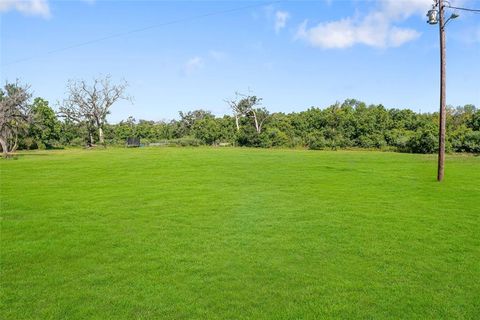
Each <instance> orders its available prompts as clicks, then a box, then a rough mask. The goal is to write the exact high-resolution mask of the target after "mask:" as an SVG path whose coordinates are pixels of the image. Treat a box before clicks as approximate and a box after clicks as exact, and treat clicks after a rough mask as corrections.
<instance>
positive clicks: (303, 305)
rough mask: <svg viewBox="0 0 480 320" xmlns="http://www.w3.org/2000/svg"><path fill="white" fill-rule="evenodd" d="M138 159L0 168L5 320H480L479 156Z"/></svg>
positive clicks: (75, 155) (34, 155)
mask: <svg viewBox="0 0 480 320" xmlns="http://www.w3.org/2000/svg"><path fill="white" fill-rule="evenodd" d="M435 165H436V158H435V157H434V156H429V155H410V154H397V153H381V152H351V151H350V152H348V151H338V152H314V151H293V150H255V149H240V148H239V149H214V148H199V149H189V148H184V149H182V148H140V149H107V150H90V151H89V150H67V151H53V152H30V153H25V154H22V155H20V156H19V157H18V159H17V160H7V161H5V160H2V161H0V168H1V175H0V179H1V190H0V191H1V198H0V200H1V216H2V220H1V288H2V293H1V294H2V295H1V307H0V308H1V309H0V310H1V313H0V318H2V319H49V318H57V319H59V318H62V319H63V318H65V319H92V318H98V319H119V318H129V319H132V318H152V319H162V318H175V319H177V318H178V319H184V318H203V319H207V318H209V319H215V318H218V319H220V318H222V319H237V318H251V319H258V318H275V319H283V318H289V319H308V318H310V319H313V318H325V317H328V318H331V317H338V318H375V319H378V318H393V319H396V318H408V319H411V318H417V319H425V318H431V319H438V318H445V319H451V318H475V317H478V315H479V314H480V262H479V261H480V158H478V157H473V156H465V155H463V156H460V155H459V156H449V157H448V158H447V166H446V180H445V182H444V183H441V184H440V183H437V182H436V181H435V169H436V168H435Z"/></svg>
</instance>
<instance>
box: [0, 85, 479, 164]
mask: <svg viewBox="0 0 480 320" xmlns="http://www.w3.org/2000/svg"><path fill="white" fill-rule="evenodd" d="M126 88H127V83H126V82H122V83H120V84H112V82H111V80H110V77H105V78H103V79H96V80H94V82H93V84H88V83H87V82H85V81H71V82H69V83H68V85H67V93H68V95H67V97H66V98H65V99H64V101H63V102H62V103H61V104H60V105H59V106H58V108H57V109H58V112H55V111H54V110H53V109H52V107H51V106H50V105H49V103H48V101H46V100H45V99H42V98H41V97H37V98H35V99H33V101H31V99H32V95H31V93H30V87H29V86H27V85H21V84H20V83H19V82H18V81H17V82H15V83H7V84H6V85H5V86H4V87H3V88H2V89H0V145H1V148H2V151H3V153H4V155H7V154H8V153H9V152H14V151H15V150H17V149H37V148H40V149H50V148H61V147H65V146H89V147H93V146H95V145H102V146H107V145H125V141H126V140H127V139H128V138H132V137H135V138H139V139H140V141H141V143H142V144H144V145H148V144H165V145H181V146H198V145H232V146H246V147H260V148H272V147H282V148H309V149H315V150H320V149H339V148H340V149H341V148H367V149H387V150H394V151H399V152H412V153H433V152H435V151H436V150H437V149H438V113H416V112H414V111H412V110H409V109H394V108H392V109H388V108H385V107H384V106H383V105H381V104H377V105H376V104H370V105H367V104H365V103H364V102H361V101H359V100H355V99H347V100H345V101H344V102H342V103H335V104H333V105H331V106H328V107H326V108H319V107H311V108H310V109H308V110H305V111H302V112H292V113H288V114H287V113H282V112H274V113H272V112H270V111H269V110H268V109H267V108H266V107H264V106H263V105H262V102H263V101H262V99H261V98H259V97H257V96H255V95H242V94H239V93H237V94H236V97H235V98H234V99H230V100H225V103H226V104H227V105H228V106H229V107H230V109H231V111H232V114H231V115H224V116H221V117H217V116H215V115H213V114H212V113H211V112H209V111H207V110H204V109H198V110H193V111H186V112H183V111H180V112H179V119H175V120H171V121H150V120H136V119H134V118H132V117H129V118H127V119H125V120H123V121H121V122H119V123H117V124H109V123H107V121H106V118H107V115H108V114H109V113H110V111H111V107H112V105H113V104H114V103H115V102H116V101H118V100H120V99H127V100H130V99H131V98H130V97H129V96H127V95H126V94H125V90H126ZM447 150H448V151H450V152H471V153H480V109H477V108H476V107H475V106H474V105H471V104H469V105H464V106H458V107H455V108H454V107H451V106H450V107H449V108H448V111H447Z"/></svg>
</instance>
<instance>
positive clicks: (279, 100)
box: [0, 0, 480, 122]
mask: <svg viewBox="0 0 480 320" xmlns="http://www.w3.org/2000/svg"><path fill="white" fill-rule="evenodd" d="M432 2H433V1H431V0H400V1H399V0H383V1H379V0H366V1H360V0H352V1H335V0H329V1H327V0H319V1H280V2H276V3H271V2H269V1H263V2H262V1H209V2H204V1H175V2H173V1H172V2H168V1H102V0H96V1H93V0H90V1H87V0H83V1H66V0H65V1H47V0H0V11H1V13H0V14H1V22H0V28H1V29H0V33H1V38H0V46H1V47H0V54H1V56H0V58H1V59H0V60H1V61H0V63H1V69H0V74H1V77H0V78H1V81H2V83H4V82H5V81H6V80H8V81H13V80H14V79H16V78H19V79H20V80H21V81H23V82H26V83H29V84H31V86H32V90H33V91H34V93H35V96H42V97H45V98H46V99H47V100H49V101H50V103H51V105H52V106H54V107H55V104H56V102H57V101H61V100H62V99H63V98H64V96H65V85H66V83H67V80H68V79H87V80H88V79H92V78H94V77H97V76H101V75H106V74H111V75H112V77H113V78H114V79H116V80H120V79H122V78H124V79H126V80H127V81H128V82H129V84H130V86H129V88H128V93H129V94H130V95H132V96H133V97H134V103H133V104H129V103H125V102H120V103H119V104H118V105H115V106H113V109H112V114H111V115H110V118H109V120H110V121H111V122H118V121H120V120H121V119H125V118H127V117H128V116H130V115H132V116H134V117H135V118H137V119H150V120H162V119H171V118H175V117H177V112H178V111H179V110H184V111H186V110H193V109H198V108H204V109H208V110H210V111H212V112H214V113H215V114H217V115H222V114H226V113H229V112H230V111H229V110H228V107H227V106H226V104H225V102H224V101H223V100H224V99H227V98H233V97H234V93H235V91H239V92H243V93H249V92H250V93H251V94H256V95H258V96H261V97H263V98H264V106H265V107H267V108H268V109H269V110H270V111H281V112H292V111H301V110H306V109H307V108H309V107H310V106H319V107H326V106H328V105H330V104H332V103H334V102H336V101H342V100H344V99H345V98H357V99H360V100H362V101H365V102H367V103H382V104H384V105H385V106H386V107H395V108H410V109H412V110H414V111H419V110H421V111H422V112H432V111H436V110H437V109H438V88H439V80H438V72H439V57H438V55H439V53H438V51H439V45H438V27H437V26H430V25H428V24H426V23H425V20H426V17H425V13H426V11H427V10H428V9H429V6H431V3H432ZM452 4H457V5H461V6H468V7H474V8H479V7H480V1H478V0H463V1H456V2H455V1H452ZM231 9H232V10H231ZM458 13H459V14H460V18H458V19H456V20H454V21H452V22H451V23H449V24H448V30H447V59H448V60H447V75H448V80H447V86H448V90H447V103H448V104H452V105H464V104H467V103H473V104H475V105H477V106H480V84H479V83H480V82H479V75H480V14H473V13H465V12H458ZM200 16H203V17H200ZM149 26H156V27H152V28H149V29H146V30H144V31H141V32H133V33H132V32H131V31H133V30H138V29H141V28H144V27H149ZM118 34H122V35H121V36H113V37H110V36H111V35H118ZM97 39H103V40H101V41H96V40H97ZM92 40H95V41H93V42H91V43H89V44H85V43H86V42H90V41H92ZM77 45H79V46H77ZM52 51H53V52H52Z"/></svg>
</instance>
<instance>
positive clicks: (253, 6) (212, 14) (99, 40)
mask: <svg viewBox="0 0 480 320" xmlns="http://www.w3.org/2000/svg"><path fill="white" fill-rule="evenodd" d="M283 1H285V0H277V1H270V2H262V3H257V4H252V5H248V6H243V7H237V8H232V9H226V10H220V11H214V12H209V13H205V14H200V15H196V16H191V17H187V18H181V19H177V20H171V21H168V22H164V23H160V24H155V25H151V26H147V27H143V28H138V29H133V30H130V31H125V32H119V33H114V34H111V35H108V36H105V37H101V38H96V39H92V40H89V41H85V42H81V43H77V44H73V45H70V46H66V47H62V48H58V49H54V50H51V51H47V52H45V53H44V54H41V55H37V56H31V57H28V58H23V59H18V60H14V61H11V62H8V63H4V64H2V66H9V65H12V64H17V63H21V62H25V61H30V60H33V59H36V58H38V57H41V56H44V55H50V54H54V53H57V52H62V51H67V50H70V49H75V48H79V47H83V46H87V45H90V44H93V43H97V42H102V41H105V40H109V39H113V38H119V37H123V36H127V35H130V34H134V33H139V32H143V31H146V30H150V29H156V28H161V27H165V26H170V25H174V24H179V23H183V22H190V21H195V20H200V19H203V18H207V17H212V16H218V15H222V14H228V13H232V12H237V11H243V10H246V9H251V8H256V7H262V6H269V5H272V4H276V3H280V2H283Z"/></svg>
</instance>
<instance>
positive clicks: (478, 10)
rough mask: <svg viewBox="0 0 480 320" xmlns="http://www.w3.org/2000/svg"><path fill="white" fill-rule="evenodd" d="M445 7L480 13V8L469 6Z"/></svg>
mask: <svg viewBox="0 0 480 320" xmlns="http://www.w3.org/2000/svg"><path fill="white" fill-rule="evenodd" d="M446 7H447V8H451V9H457V10H462V11H469V12H474V13H480V9H470V8H463V7H454V6H450V5H448V6H446Z"/></svg>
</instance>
